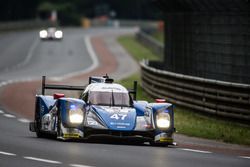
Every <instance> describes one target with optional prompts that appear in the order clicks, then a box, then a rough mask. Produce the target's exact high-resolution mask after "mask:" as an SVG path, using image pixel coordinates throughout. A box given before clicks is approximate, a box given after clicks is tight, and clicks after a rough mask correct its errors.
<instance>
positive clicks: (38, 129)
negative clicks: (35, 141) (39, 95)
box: [35, 99, 46, 138]
mask: <svg viewBox="0 0 250 167" xmlns="http://www.w3.org/2000/svg"><path fill="white" fill-rule="evenodd" d="M35 104H36V109H35V123H36V136H37V137H38V138H44V137H46V134H45V133H44V132H42V130H41V127H42V123H41V118H40V112H39V103H38V100H37V99H36V103H35Z"/></svg>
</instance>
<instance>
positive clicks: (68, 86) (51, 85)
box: [42, 76, 137, 100]
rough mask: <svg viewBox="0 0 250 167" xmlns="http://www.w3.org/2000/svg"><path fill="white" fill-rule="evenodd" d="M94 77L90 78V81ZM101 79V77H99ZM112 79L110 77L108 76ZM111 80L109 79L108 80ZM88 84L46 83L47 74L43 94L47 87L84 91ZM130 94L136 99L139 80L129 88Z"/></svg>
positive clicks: (43, 84) (44, 79)
mask: <svg viewBox="0 0 250 167" xmlns="http://www.w3.org/2000/svg"><path fill="white" fill-rule="evenodd" d="M91 79H93V78H91V77H90V78H89V82H90V81H91ZM98 79H99V78H98ZM108 79H110V78H108ZM108 81H109V80H108ZM112 81H113V79H112ZM85 88H86V86H70V85H55V84H46V76H43V77H42V95H45V90H46V89H53V90H75V91H84V90H85ZM128 92H129V94H133V100H136V95H137V81H134V86H133V88H132V89H128Z"/></svg>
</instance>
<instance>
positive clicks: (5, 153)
mask: <svg viewBox="0 0 250 167" xmlns="http://www.w3.org/2000/svg"><path fill="white" fill-rule="evenodd" d="M0 154H3V155H9V156H16V154H13V153H8V152H3V151H0Z"/></svg>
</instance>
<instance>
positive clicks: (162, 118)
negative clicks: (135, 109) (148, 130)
mask: <svg viewBox="0 0 250 167" xmlns="http://www.w3.org/2000/svg"><path fill="white" fill-rule="evenodd" d="M156 124H157V127H158V128H162V129H167V128H169V127H170V115H169V114H168V113H166V112H160V113H158V114H157V115H156Z"/></svg>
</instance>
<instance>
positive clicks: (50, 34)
mask: <svg viewBox="0 0 250 167" xmlns="http://www.w3.org/2000/svg"><path fill="white" fill-rule="evenodd" d="M39 36H40V39H42V40H61V39H62V38H63V32H62V30H58V29H56V27H49V28H48V29H47V30H46V29H43V30H41V31H40V32H39Z"/></svg>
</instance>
